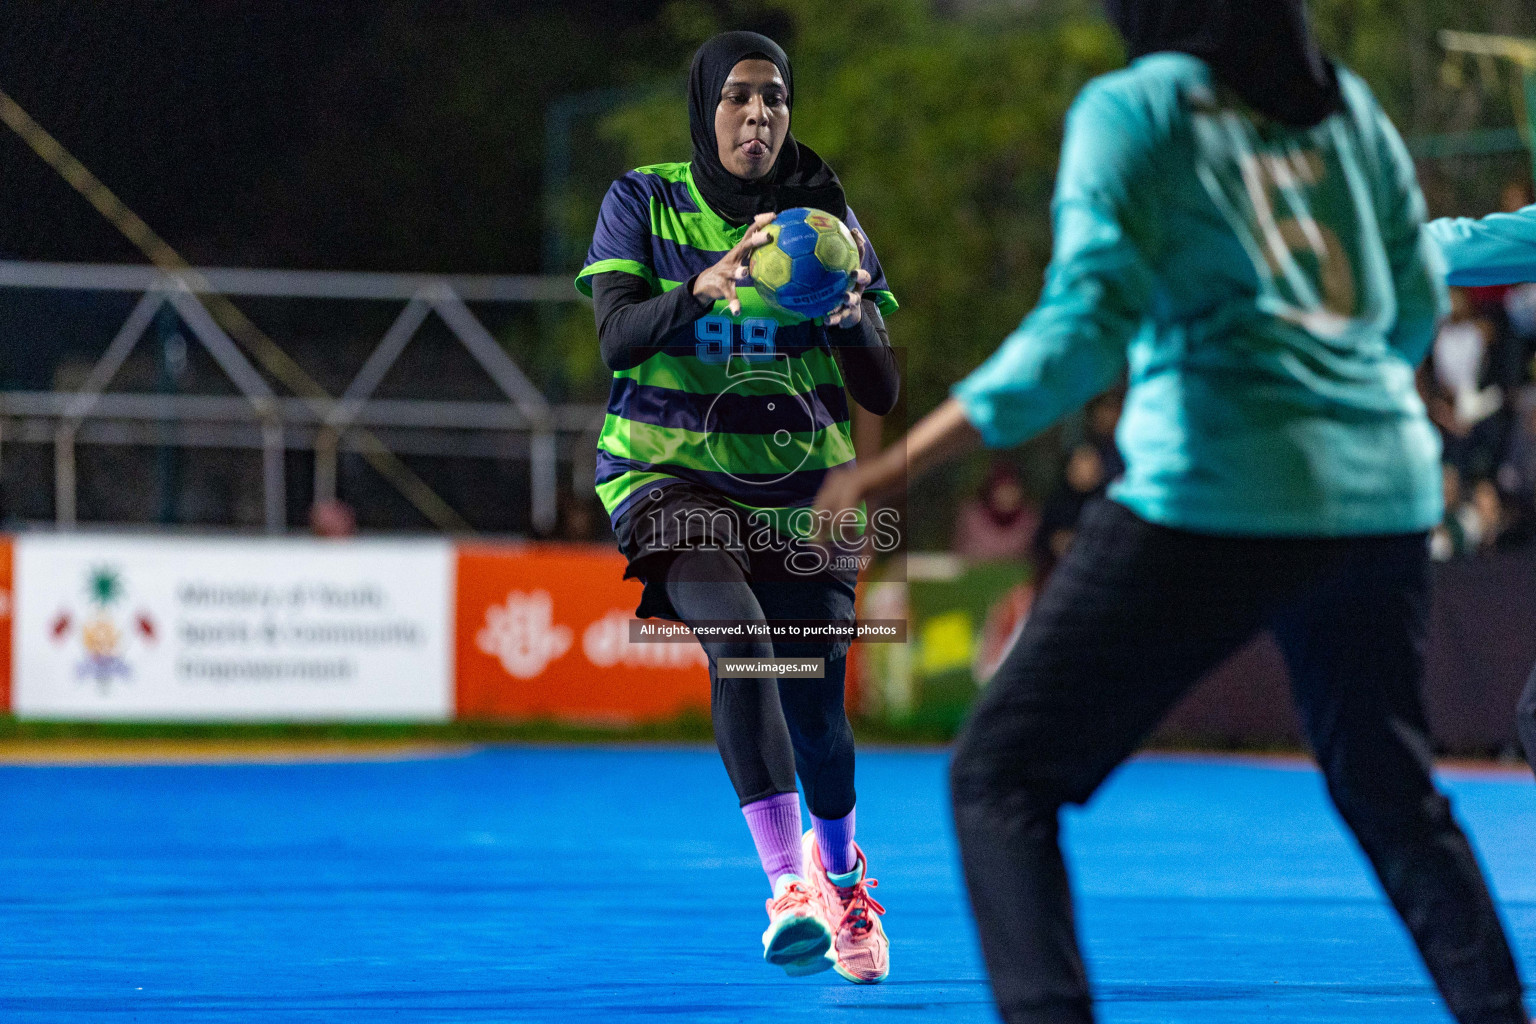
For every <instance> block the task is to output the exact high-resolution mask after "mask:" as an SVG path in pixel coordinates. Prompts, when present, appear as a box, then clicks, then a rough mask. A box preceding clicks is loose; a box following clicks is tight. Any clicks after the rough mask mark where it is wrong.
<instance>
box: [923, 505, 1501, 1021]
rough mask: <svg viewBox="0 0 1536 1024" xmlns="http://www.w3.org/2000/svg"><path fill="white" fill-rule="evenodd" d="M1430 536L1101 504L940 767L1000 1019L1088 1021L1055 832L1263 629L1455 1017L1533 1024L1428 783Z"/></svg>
mask: <svg viewBox="0 0 1536 1024" xmlns="http://www.w3.org/2000/svg"><path fill="white" fill-rule="evenodd" d="M1428 571H1429V566H1428V557H1427V554H1426V549H1425V539H1424V537H1423V536H1422V535H1412V536H1399V537H1368V538H1350V539H1338V540H1324V539H1243V538H1221V537H1210V536H1201V535H1196V534H1191V533H1186V532H1183V531H1178V530H1171V529H1166V528H1163V527H1158V526H1153V525H1151V524H1149V523H1146V522H1144V521H1142V520H1141V519H1139V518H1137V517H1136V516H1134V515H1132V514H1131V513H1130V512H1129V511H1127V510H1126V509H1124V508H1122V507H1120V506H1118V505H1116V504H1114V503H1112V502H1108V501H1100V502H1097V503H1095V504H1094V505H1093V506H1091V507H1090V509H1089V510H1088V512H1087V514H1086V515H1085V517H1084V520H1083V523H1082V526H1081V529H1080V531H1079V534H1078V537H1077V540H1076V542H1075V543H1074V544H1073V546H1072V548H1071V549H1070V551H1069V552H1068V554H1067V556H1066V558H1065V560H1064V561H1063V562H1062V564H1061V565H1060V567H1059V568H1058V569H1057V571H1056V573H1055V575H1054V576H1053V577H1052V578H1051V582H1050V584H1049V585H1048V586H1047V587H1046V588H1045V591H1044V593H1043V594H1042V595H1041V597H1040V599H1039V600H1038V601H1037V602H1036V604H1035V607H1034V609H1033V611H1032V613H1031V615H1030V617H1029V621H1028V622H1027V623H1026V625H1025V627H1024V631H1023V633H1022V634H1021V635H1020V637H1019V639H1018V641H1017V643H1016V644H1015V646H1014V647H1013V649H1012V650H1011V651H1010V652H1009V654H1008V656H1007V657H1006V658H1005V659H1004V661H1003V664H1002V666H1001V668H999V669H998V671H997V673H996V675H995V676H994V677H993V679H992V682H991V684H990V685H989V686H988V687H987V690H986V692H985V693H984V694H983V695H982V697H981V699H980V701H979V702H978V703H977V705H976V707H975V709H974V710H973V711H972V713H971V716H970V719H969V721H968V723H967V725H966V727H965V730H964V732H963V734H962V736H961V738H960V741H959V744H958V747H957V749H956V752H955V758H954V763H953V765H952V766H951V776H950V778H951V786H952V789H953V796H954V808H955V820H956V826H957V829H958V833H959V839H960V852H961V858H962V861H963V864H964V869H965V878H966V883H967V885H968V886H969V888H970V891H971V894H972V905H973V909H974V911H975V914H976V921H977V926H978V928H979V931H980V935H981V945H982V951H983V953H984V954H985V957H986V962H987V969H988V972H989V973H990V975H991V978H992V988H993V994H994V996H995V997H996V999H997V1002H998V1006H999V1008H1000V1009H1001V1011H1002V1015H1003V1017H1004V1019H1005V1020H1007V1021H1008V1022H1010V1024H1024V1022H1031V1024H1036V1022H1038V1024H1047V1022H1049V1024H1087V1022H1090V1021H1092V1019H1093V1014H1092V1010H1091V1005H1090V1000H1089V996H1088V983H1087V978H1086V975H1085V972H1084V968H1083V962H1082V958H1081V956H1080V954H1079V952H1078V947H1077V937H1076V934H1075V928H1074V924H1073V916H1072V900H1071V895H1070V893H1069V891H1068V887H1067V873H1066V867H1065V865H1064V863H1063V861H1062V856H1061V851H1060V848H1059V845H1058V842H1057V814H1058V811H1059V810H1060V807H1061V805H1062V804H1063V803H1066V802H1072V803H1081V802H1083V801H1086V800H1087V799H1088V797H1089V796H1090V795H1091V794H1092V793H1093V792H1094V790H1095V789H1096V788H1097V787H1098V786H1099V784H1100V783H1101V782H1103V780H1104V779H1105V778H1106V777H1107V776H1108V775H1109V773H1110V772H1111V771H1112V770H1113V769H1114V768H1115V767H1116V766H1117V765H1119V764H1120V763H1121V762H1122V761H1123V760H1124V759H1125V758H1126V757H1128V756H1129V755H1130V754H1131V753H1132V752H1133V751H1134V750H1135V749H1136V747H1137V746H1138V745H1140V743H1141V742H1142V741H1143V740H1144V739H1145V738H1146V736H1147V735H1148V734H1149V733H1150V732H1151V731H1152V729H1153V728H1154V727H1155V726H1156V725H1157V723H1158V721H1159V720H1160V719H1161V718H1162V717H1163V716H1164V714H1166V713H1167V711H1168V710H1169V709H1170V708H1171V707H1172V706H1173V705H1174V704H1175V703H1176V702H1177V701H1178V700H1179V698H1180V697H1182V696H1183V695H1184V693H1185V692H1186V691H1187V690H1188V689H1189V688H1190V686H1191V685H1193V684H1194V683H1195V682H1196V681H1197V680H1199V679H1200V677H1201V676H1202V675H1203V674H1204V673H1205V672H1206V671H1207V670H1209V669H1211V668H1213V667H1214V666H1215V665H1216V664H1217V663H1219V662H1220V661H1222V660H1223V659H1224V658H1225V657H1226V656H1227V655H1229V654H1231V653H1232V652H1233V651H1235V650H1236V649H1237V648H1238V647H1240V646H1241V645H1242V644H1243V643H1245V642H1246V641H1247V640H1248V639H1249V638H1251V637H1252V636H1253V635H1254V633H1255V632H1257V631H1258V630H1259V629H1261V628H1263V627H1265V626H1268V627H1270V628H1272V629H1274V631H1275V633H1276V636H1277V638H1278V640H1279V642H1280V646H1281V648H1282V650H1283V651H1284V652H1285V658H1286V663H1287V665H1288V666H1289V668H1290V674H1291V680H1292V689H1293V692H1294V693H1295V697H1296V702H1297V704H1298V705H1299V707H1300V710H1301V715H1302V719H1303V722H1304V725H1305V729H1306V733H1307V736H1308V739H1309V740H1310V742H1311V745H1312V748H1313V751H1314V752H1315V754H1316V757H1317V760H1318V763H1319V765H1320V766H1321V768H1322V771H1323V774H1324V777H1325V778H1326V780H1327V784H1328V792H1329V795H1330V796H1331V797H1332V798H1333V801H1334V804H1335V805H1336V806H1337V807H1338V810H1339V813H1340V815H1341V816H1342V817H1343V818H1344V821H1345V822H1346V823H1347V824H1348V825H1349V827H1350V829H1351V830H1352V831H1353V832H1354V834H1355V837H1356V838H1357V839H1358V840H1359V842H1360V845H1361V847H1362V848H1363V849H1364V851H1365V853H1366V856H1367V857H1368V858H1369V859H1370V861H1371V863H1372V864H1373V865H1374V866H1375V868H1376V872H1377V875H1378V877H1379V878H1380V879H1381V883H1382V886H1383V887H1384V888H1385V889H1386V892H1387V895H1388V896H1389V898H1390V899H1391V901H1392V904H1393V906H1394V907H1396V908H1397V911H1398V913H1399V914H1400V915H1401V916H1402V918H1403V921H1404V923H1405V924H1406V925H1407V926H1408V930H1409V931H1410V933H1411V934H1412V936H1413V939H1414V942H1415V943H1417V945H1418V948H1419V951H1420V953H1421V954H1422V955H1423V957H1424V962H1425V964H1426V966H1427V967H1428V968H1429V972H1430V974H1431V975H1432V976H1433V978H1434V980H1435V983H1436V985H1438V986H1439V988H1440V992H1441V994H1442V995H1443V996H1444V997H1445V1000H1446V1002H1447V1003H1448V1004H1449V1005H1450V1008H1451V1011H1452V1013H1454V1014H1455V1015H1456V1018H1457V1019H1458V1020H1459V1021H1461V1022H1462V1024H1529V1018H1528V1017H1526V1016H1525V1015H1524V1011H1523V1010H1522V1009H1521V1005H1520V981H1519V978H1518V976H1517V975H1516V972H1515V965H1514V960H1513V957H1512V956H1511V955H1510V951H1509V946H1508V944H1507V943H1506V941H1505V938H1504V932H1503V929H1502V927H1501V926H1500V924H1499V920H1498V917H1497V916H1496V914H1495V911H1494V907H1493V902H1492V899H1491V898H1490V896H1489V894H1488V890H1487V887H1486V885H1485V884H1484V882H1483V877H1482V874H1481V872H1480V870H1479V867H1478V864H1477V861H1476V860H1475V858H1474V856H1473V853H1472V849H1471V847H1470V846H1469V845H1468V843H1467V840H1466V837H1465V836H1464V835H1463V834H1462V832H1461V830H1460V828H1459V827H1458V826H1457V825H1456V822H1455V821H1454V820H1453V819H1452V817H1451V813H1450V806H1449V803H1448V802H1447V801H1446V799H1445V798H1444V797H1443V796H1441V795H1440V794H1439V793H1438V792H1437V791H1436V789H1435V786H1434V782H1433V780H1432V778H1431V774H1430V773H1431V761H1430V748H1429V741H1428V732H1427V728H1426V725H1425V720H1424V712H1423V707H1422V704H1421V700H1420V694H1419V688H1420V680H1421V676H1422V673H1423V645H1424V634H1425V620H1426V611H1427V606H1428Z"/></svg>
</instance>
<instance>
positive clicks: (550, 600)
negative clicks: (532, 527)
mask: <svg viewBox="0 0 1536 1024" xmlns="http://www.w3.org/2000/svg"><path fill="white" fill-rule="evenodd" d="M457 567H458V583H457V600H456V602H455V612H454V616H455V625H454V631H455V637H456V638H455V645H454V653H455V662H456V664H455V673H454V674H455V677H456V680H455V685H456V688H457V708H458V717H459V718H461V719H464V718H520V719H528V718H551V719H556V720H559V721H564V722H594V723H613V724H624V723H632V722H642V721H655V720H659V719H666V718H671V717H673V716H675V715H677V714H679V713H681V712H683V711H687V710H690V709H692V710H695V711H697V712H699V713H700V714H708V712H709V673H708V669H707V662H706V661H705V658H704V651H703V649H702V648H701V647H700V646H699V645H698V643H697V642H695V641H688V642H686V643H630V642H629V623H630V621H631V620H632V619H633V618H634V611H635V606H636V605H638V604H639V603H640V584H639V583H638V582H636V581H635V580H626V579H624V578H623V576H624V558H623V556H621V555H620V554H619V553H618V552H617V551H614V550H613V549H612V548H609V547H600V546H597V545H576V544H538V545H505V546H489V545H487V546H476V545H464V546H460V547H459V549H458V556H457Z"/></svg>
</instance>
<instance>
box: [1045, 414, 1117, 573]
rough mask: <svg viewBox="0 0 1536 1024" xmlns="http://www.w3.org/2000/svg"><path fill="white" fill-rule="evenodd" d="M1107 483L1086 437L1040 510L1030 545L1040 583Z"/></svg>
mask: <svg viewBox="0 0 1536 1024" xmlns="http://www.w3.org/2000/svg"><path fill="white" fill-rule="evenodd" d="M1108 483H1109V478H1108V477H1107V476H1106V474H1105V471H1104V459H1103V457H1102V456H1101V455H1100V454H1099V449H1098V448H1097V447H1096V446H1095V445H1093V444H1091V443H1089V442H1087V441H1084V442H1083V443H1082V444H1080V445H1078V446H1077V447H1076V448H1073V449H1072V454H1071V455H1070V456H1068V457H1067V469H1066V473H1065V474H1064V475H1063V478H1062V482H1061V485H1060V486H1059V487H1058V488H1057V489H1056V493H1055V494H1052V495H1051V496H1050V498H1048V499H1047V500H1046V503H1045V507H1044V508H1043V509H1042V510H1041V512H1040V528H1039V529H1038V530H1036V531H1035V540H1034V543H1033V544H1032V545H1031V549H1032V550H1033V552H1034V555H1035V568H1036V570H1037V572H1038V581H1039V585H1043V584H1044V583H1045V580H1046V578H1047V577H1049V576H1050V574H1051V572H1052V570H1054V569H1055V568H1056V563H1057V562H1059V561H1060V560H1061V556H1062V555H1064V554H1066V551H1067V548H1068V547H1069V546H1070V545H1071V544H1072V538H1073V537H1074V536H1075V535H1076V534H1077V521H1078V518H1079V517H1080V516H1081V515H1082V513H1083V506H1084V505H1086V504H1088V501H1089V500H1090V499H1091V498H1094V497H1096V496H1098V495H1100V494H1102V493H1104V488H1105V485H1106V484H1108Z"/></svg>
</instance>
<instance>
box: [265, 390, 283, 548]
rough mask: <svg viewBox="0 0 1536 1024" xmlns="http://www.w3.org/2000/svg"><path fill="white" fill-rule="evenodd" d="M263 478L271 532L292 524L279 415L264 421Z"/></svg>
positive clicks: (267, 516) (268, 526) (277, 531)
mask: <svg viewBox="0 0 1536 1024" xmlns="http://www.w3.org/2000/svg"><path fill="white" fill-rule="evenodd" d="M261 441H262V446H261V477H262V490H263V497H264V498H265V504H266V520H267V523H266V525H267V532H268V533H274V534H276V533H282V532H284V530H286V529H287V526H288V489H287V486H286V485H285V483H284V481H283V421H282V420H280V419H278V418H277V417H276V416H275V415H272V416H268V417H267V418H266V419H265V420H264V421H263V422H262V424H261Z"/></svg>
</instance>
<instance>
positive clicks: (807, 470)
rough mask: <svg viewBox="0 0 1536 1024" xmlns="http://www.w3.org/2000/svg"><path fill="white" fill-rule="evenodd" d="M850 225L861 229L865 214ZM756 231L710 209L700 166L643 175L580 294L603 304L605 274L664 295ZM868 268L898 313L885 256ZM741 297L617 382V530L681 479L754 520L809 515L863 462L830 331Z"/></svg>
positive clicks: (611, 419)
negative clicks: (826, 485) (649, 497)
mask: <svg viewBox="0 0 1536 1024" xmlns="http://www.w3.org/2000/svg"><path fill="white" fill-rule="evenodd" d="M847 223H848V226H849V227H850V228H857V227H858V223H859V222H858V219H857V218H855V217H854V215H853V211H852V210H849V211H848V218H847ZM746 232H747V225H742V226H741V227H734V226H732V225H730V224H728V223H726V222H725V221H724V220H723V219H721V218H720V217H719V216H718V215H717V214H715V213H714V211H712V210H710V208H709V206H708V205H707V204H706V203H705V202H704V199H703V197H702V196H701V195H700V194H699V191H698V189H697V188H696V187H695V185H694V182H693V176H692V174H691V172H690V167H689V165H688V164H686V163H670V164H655V165H653V166H650V167H641V168H639V169H638V170H635V171H631V172H630V173H628V174H626V175H624V177H622V178H620V179H619V180H618V181H616V182H614V183H613V187H612V188H610V189H609V190H608V195H607V197H606V198H604V200H603V206H602V210H601V211H600V212H599V214H598V218H597V230H596V232H595V233H594V235H593V238H592V248H591V249H590V250H589V251H588V253H587V262H586V266H585V267H583V268H582V271H581V273H580V275H578V276H577V278H576V287H577V288H578V289H579V290H580V291H581V292H582V293H583V294H586V295H588V296H590V295H591V294H592V283H591V278H592V276H593V275H594V274H603V273H608V272H610V271H622V272H624V273H628V274H635V275H637V276H639V277H641V278H644V279H645V280H646V281H647V282H649V284H650V286H651V292H652V294H653V295H660V294H662V293H664V292H668V291H671V290H672V289H674V288H677V287H679V286H681V285H683V284H685V283H686V282H687V281H689V280H690V279H691V278H693V276H694V275H696V274H698V273H701V272H702V271H705V270H707V269H709V268H710V267H712V266H714V264H716V263H718V262H719V261H720V259H721V257H722V256H724V255H725V253H726V251H727V250H729V249H730V248H731V247H732V246H733V245H735V244H736V243H737V242H739V241H740V240H741V239H742V237H743V236H744V235H745V234H746ZM863 266H864V269H865V270H868V271H869V273H870V275H871V277H872V279H873V280H872V282H871V284H870V287H869V289H868V290H867V291H866V292H865V295H866V296H867V297H868V298H870V299H871V300H872V301H874V302H875V303H876V305H877V306H878V307H879V309H880V311H881V312H882V313H889V312H891V311H893V310H895V309H896V299H895V297H894V296H893V295H892V294H891V292H890V289H889V286H888V285H887V284H886V281H885V275H884V273H883V271H882V270H881V269H880V262H879V260H878V259H877V258H876V257H875V254H874V251H873V249H872V248H871V249H869V250H868V251H867V252H866V254H865V259H864V264H863ZM737 297H738V298H739V299H740V301H741V312H740V313H739V314H737V315H735V316H732V315H731V313H730V311H729V310H728V309H727V307H726V303H724V302H717V303H715V306H714V309H713V310H712V311H711V312H710V313H709V314H708V315H706V316H704V317H702V318H700V319H699V320H696V321H694V322H693V323H691V324H689V325H687V326H686V327H684V328H679V329H678V330H677V331H675V332H673V334H672V335H671V336H669V337H667V338H665V339H663V343H662V347H661V348H660V349H659V350H658V351H657V352H656V353H654V354H653V355H651V356H650V357H649V358H647V359H645V360H644V361H643V362H641V363H640V364H639V365H637V366H634V367H632V368H630V369H627V370H617V371H615V372H614V375H613V386H612V389H611V391H610V392H609V399H608V415H607V418H606V419H605V421H604V424H603V431H602V434H601V436H600V437H599V438H598V452H597V493H598V496H599V497H600V498H601V499H602V501H603V507H604V508H606V509H607V510H608V515H609V516H610V518H611V519H613V520H615V521H616V520H617V519H618V518H619V516H620V515H621V514H622V513H623V512H624V511H625V510H626V509H627V508H628V507H629V506H630V505H631V504H633V502H634V501H635V499H636V498H638V497H639V496H640V495H641V494H644V493H648V492H649V491H650V490H651V489H652V488H654V487H657V486H664V485H666V484H669V483H675V482H677V481H688V482H691V483H694V484H699V485H702V486H705V487H708V488H710V489H712V490H714V491H716V492H717V493H719V494H721V495H723V496H724V497H726V498H727V499H729V500H730V501H732V502H734V503H736V504H737V505H740V506H742V507H744V508H748V509H758V508H768V509H782V508H797V507H804V506H808V505H810V504H811V503H812V500H813V499H814V498H815V496H816V491H817V489H818V488H819V487H820V486H821V481H822V479H823V478H824V477H825V476H826V474H827V471H828V470H830V469H833V468H835V467H838V466H843V465H846V464H850V463H852V462H853V440H852V436H851V434H850V432H849V428H848V400H847V397H846V394H845V392H844V390H843V377H842V373H841V371H840V370H839V368H838V364H837V361H836V360H835V359H834V358H833V355H832V349H831V343H830V340H829V335H828V332H827V329H826V327H825V325H824V324H823V323H822V322H821V321H820V320H819V319H817V320H808V319H805V318H804V317H799V316H795V315H793V314H789V313H782V312H779V311H776V310H774V309H771V308H770V307H769V306H767V305H766V304H765V303H764V302H763V301H762V299H760V298H759V297H758V295H757V292H756V290H754V289H753V288H750V287H744V288H738V289H737Z"/></svg>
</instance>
